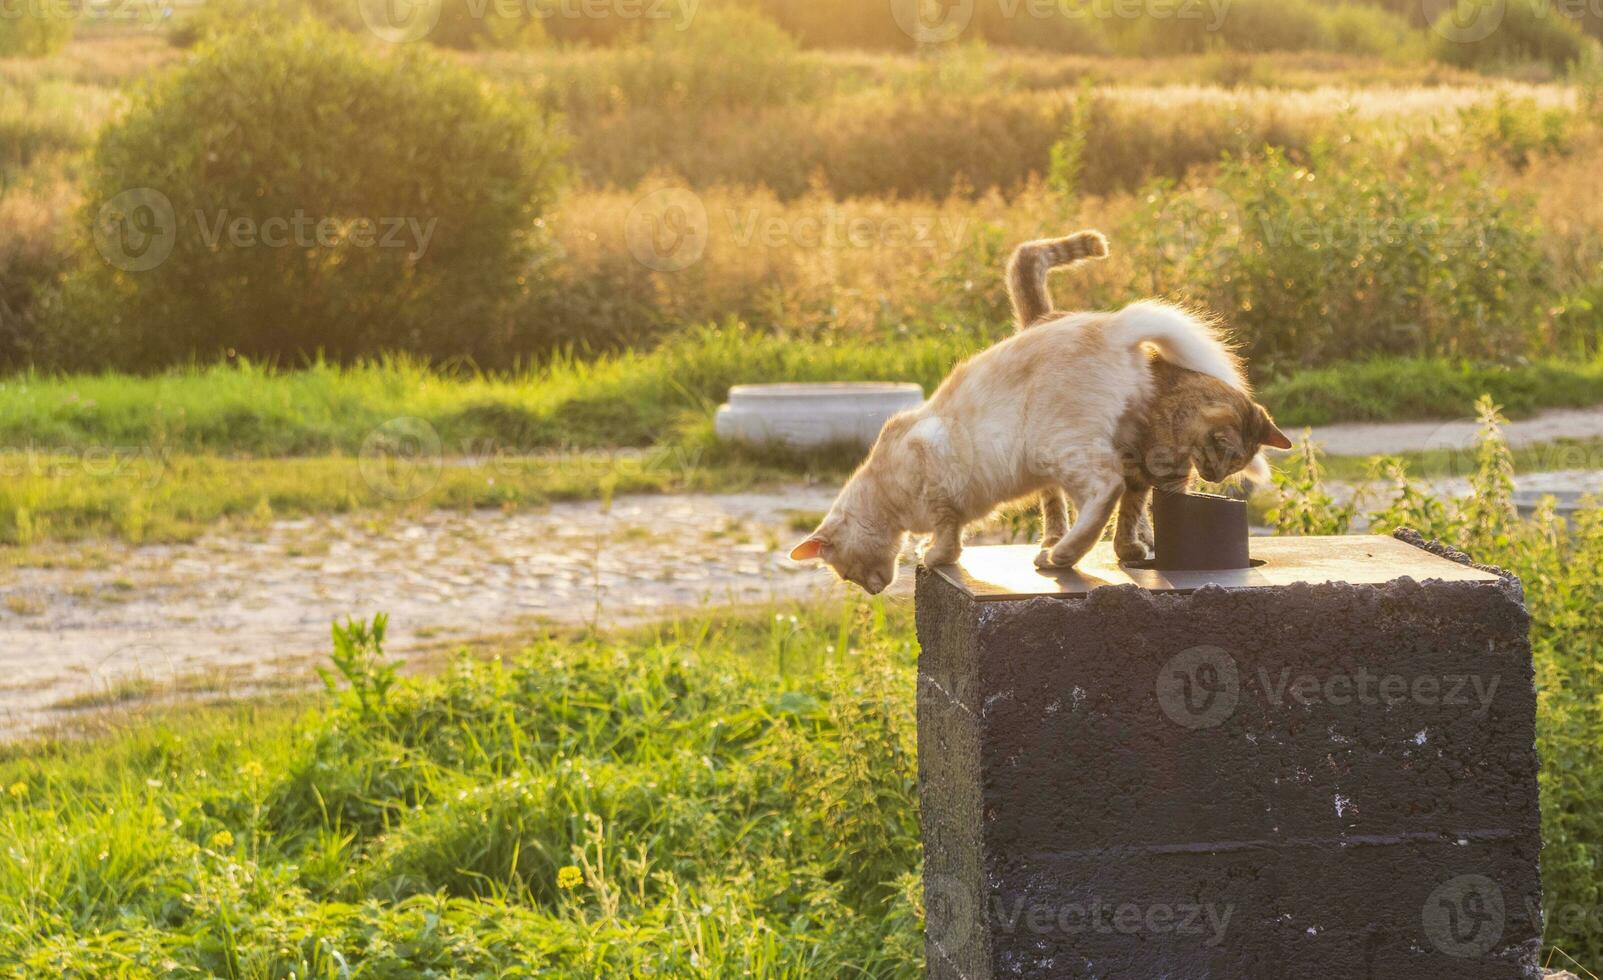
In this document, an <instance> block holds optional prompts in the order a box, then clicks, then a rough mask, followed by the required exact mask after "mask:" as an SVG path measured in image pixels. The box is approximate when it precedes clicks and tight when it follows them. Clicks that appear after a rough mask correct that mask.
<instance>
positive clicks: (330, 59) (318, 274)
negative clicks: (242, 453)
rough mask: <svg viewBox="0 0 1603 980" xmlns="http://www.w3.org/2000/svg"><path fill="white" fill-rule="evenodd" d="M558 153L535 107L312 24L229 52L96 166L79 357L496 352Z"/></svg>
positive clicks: (432, 63)
mask: <svg viewBox="0 0 1603 980" xmlns="http://www.w3.org/2000/svg"><path fill="white" fill-rule="evenodd" d="M400 119H404V120H406V125H405V126H404V127H402V126H398V125H397V120H400ZM556 153H557V141H556V140H555V139H553V138H552V136H551V134H550V131H549V130H548V128H547V127H546V126H545V125H544V124H543V122H542V121H541V120H540V119H539V118H538V117H537V116H535V115H534V114H532V113H531V111H530V110H527V109H525V108H524V107H522V106H521V105H520V104H518V103H516V102H514V101H513V100H511V99H509V98H506V97H504V96H501V95H498V94H495V93H493V92H491V91H489V90H487V89H486V88H485V87H484V85H483V84H482V82H481V81H480V80H479V79H478V78H477V77H476V76H474V75H473V74H471V73H470V72H467V71H465V70H462V69H459V68H455V67H453V66H451V65H449V64H447V63H443V62H441V61H438V60H436V59H434V58H433V57H431V56H430V55H428V54H427V53H426V52H425V51H421V50H419V49H418V48H417V47H416V46H409V47H408V48H407V49H406V50H403V51H401V52H400V53H397V54H395V55H393V56H387V55H382V54H371V53H368V51H367V50H365V49H364V48H363V47H362V46H361V45H359V44H358V42H356V41H355V40H354V39H351V38H349V37H345V36H342V35H338V34H335V33H332V32H330V31H329V30H328V29H327V28H322V27H318V26H316V25H314V24H312V23H310V22H306V23H302V24H300V25H297V26H295V27H292V28H288V29H286V30H284V31H283V32H280V33H276V34H269V35H267V36H265V37H263V36H255V35H248V34H230V35H227V36H225V37H223V38H222V39H220V40H219V41H217V42H216V43H215V44H213V45H211V46H208V47H205V48H203V49H202V50H201V51H200V53H199V54H198V55H197V56H196V57H195V58H194V59H193V60H192V61H191V62H190V63H189V64H188V65H186V66H185V67H184V68H182V69H180V70H179V71H177V72H175V73H173V74H172V75H171V76H169V77H168V78H166V79H165V80H164V81H162V82H161V83H159V84H158V85H157V86H155V87H154V88H153V89H151V90H149V91H148V92H146V93H145V94H144V96H143V98H141V99H140V100H139V102H138V103H137V104H136V105H135V106H134V108H133V109H132V110H131V111H130V112H129V113H128V114H127V116H126V117H125V118H124V119H122V120H121V121H120V122H118V123H117V124H115V125H113V126H111V127H109V128H108V129H107V130H106V131H105V132H104V133H103V135H102V137H101V139H100V141H99V143H98V145H97V147H96V148H95V151H94V156H93V160H92V163H91V168H90V174H89V177H88V182H87V183H88V187H87V193H86V198H87V200H86V205H85V208H86V215H85V223H86V225H88V224H89V223H90V222H95V223H96V224H95V227H96V229H97V235H96V250H97V251H98V254H97V251H96V250H89V249H88V248H87V247H86V255H85V262H84V265H85V268H84V271H83V274H82V275H81V276H79V277H77V278H76V279H75V280H74V281H72V282H71V283H69V289H68V294H67V300H68V303H69V305H70V306H71V312H72V314H73V323H74V328H73V336H72V337H71V338H70V339H71V341H72V343H73V344H74V345H75V347H74V348H73V349H76V350H77V351H78V352H80V354H82V353H84V352H89V351H93V352H95V353H96V354H98V355H99V357H102V358H103V357H105V356H106V354H107V353H108V352H110V354H111V356H112V358H113V359H115V360H118V361H121V362H123V363H126V364H130V365H133V366H151V365H157V364H162V363H169V362H172V361H174V360H179V359H184V358H188V357H191V356H197V357H201V358H209V357H211V356H214V355H215V354H217V353H219V352H222V351H224V350H225V349H226V350H232V351H236V352H238V353H241V354H245V355H248V356H252V357H259V358H260V357H266V358H271V357H295V356H298V355H304V354H308V353H310V352H313V351H319V350H322V351H326V352H327V353H328V354H329V355H330V356H332V357H337V358H344V357H350V356H353V355H357V354H361V353H365V352H371V351H377V350H380V349H386V350H388V349H396V350H412V351H419V352H424V353H431V354H435V355H439V356H442V357H445V356H460V355H463V354H467V355H472V356H481V355H482V356H491V355H494V354H495V353H496V352H498V351H499V350H500V348H501V345H503V344H504V343H505V342H506V338H507V336H508V327H507V323H506V320H505V317H504V310H505V308H506V306H507V305H508V302H509V300H511V299H512V298H514V297H515V296H516V295H517V294H518V293H519V292H520V289H521V286H520V280H521V279H522V278H523V277H526V276H527V275H529V274H530V269H531V261H532V260H533V259H534V258H535V256H536V254H537V253H536V249H537V247H538V241H539V240H538V235H537V232H538V225H539V220H540V216H541V214H542V213H543V212H544V210H545V209H546V207H547V205H548V204H549V203H550V201H551V198H552V194H553V191H554V187H555V184H556V170H557V167H556V163H555V156H556ZM130 192H131V193H132V197H130ZM119 195H122V196H121V197H119ZM162 222H165V223H162ZM86 237H87V236H86ZM166 246H170V254H169V255H167V257H166V258H165V259H164V260H163V259H161V256H160V254H159V252H160V251H161V250H162V249H163V248H165V247H166ZM152 248H153V249H156V250H157V251H156V252H154V253H153V252H151V251H149V250H148V249H152ZM151 263H154V264H153V265H151ZM147 265H149V266H150V267H148V268H147V267H145V266H147ZM70 353H71V351H70V350H69V354H70Z"/></svg>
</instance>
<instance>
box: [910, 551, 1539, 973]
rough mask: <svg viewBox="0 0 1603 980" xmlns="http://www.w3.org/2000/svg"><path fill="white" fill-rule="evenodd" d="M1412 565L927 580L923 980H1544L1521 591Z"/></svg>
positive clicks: (921, 696)
mask: <svg viewBox="0 0 1603 980" xmlns="http://www.w3.org/2000/svg"><path fill="white" fill-rule="evenodd" d="M1422 545H1423V542H1418V541H1417V540H1416V541H1414V542H1412V543H1410V542H1405V541H1401V540H1394V539H1391V538H1383V537H1356V536H1355V537H1344V538H1301V539H1298V538H1274V539H1255V540H1254V542H1253V558H1254V559H1255V560H1256V561H1259V562H1261V564H1258V565H1255V567H1252V568H1247V569H1241V570H1238V571H1231V572H1219V573H1209V572H1167V573H1165V572H1156V571H1152V570H1145V569H1125V568H1123V567H1121V566H1120V565H1119V564H1118V563H1117V561H1116V559H1114V557H1113V556H1112V554H1111V549H1110V548H1109V547H1108V546H1107V545H1105V544H1104V545H1102V546H1099V549H1098V551H1097V552H1095V553H1094V554H1093V555H1092V556H1091V557H1090V559H1088V560H1087V561H1086V562H1084V563H1082V567H1081V569H1080V570H1079V571H1077V572H1059V573H1042V572H1040V571H1038V570H1036V569H1035V568H1034V566H1033V564H1032V558H1033V554H1034V549H1033V548H1028V547H1026V548H973V549H969V551H968V552H967V553H966V554H965V557H964V560H963V561H962V562H961V563H960V564H958V565H955V566H945V567H942V568H939V569H935V570H929V569H920V571H919V579H918V589H917V603H918V631H919V642H920V645H921V653H920V657H919V691H918V745H919V779H920V797H921V802H922V813H923V817H922V819H923V830H924V839H925V896H926V908H927V937H926V938H927V944H926V949H927V953H928V962H929V972H930V975H931V976H933V977H961V978H967V980H978V978H989V977H1031V978H1050V977H1110V978H1130V977H1135V978H1159V977H1199V978H1200V977H1217V978H1231V980H1237V978H1256V977H1303V976H1318V977H1320V978H1322V980H1323V978H1345V977H1354V978H1357V977H1378V978H1392V977H1401V976H1420V977H1443V978H1449V977H1450V978H1536V977H1539V976H1540V975H1541V973H1540V971H1539V970H1538V968H1537V965H1536V964H1537V954H1538V951H1539V947H1540V936H1541V913H1540V909H1541V890H1540V879H1539V877H1538V872H1537V852H1538V850H1539V848H1540V827H1539V821H1538V811H1537V788H1536V770H1537V760H1536V754H1535V749H1534V742H1535V696H1534V691H1533V685H1532V670H1531V654H1530V647H1529V644H1528V641H1527V627H1528V618H1527V615H1526V611H1525V608H1524V605H1523V602H1522V595H1521V591H1520V588H1519V584H1518V582H1517V581H1515V580H1513V579H1512V578H1510V577H1507V576H1504V575H1501V574H1499V573H1498V572H1496V570H1490V569H1484V568H1480V567H1477V566H1474V565H1472V564H1470V563H1468V561H1467V559H1463V557H1462V556H1452V555H1450V554H1442V553H1432V552H1431V551H1429V550H1426V548H1425V547H1422ZM1437 550H1438V551H1440V550H1441V549H1437ZM1455 558H1456V559H1457V560H1455Z"/></svg>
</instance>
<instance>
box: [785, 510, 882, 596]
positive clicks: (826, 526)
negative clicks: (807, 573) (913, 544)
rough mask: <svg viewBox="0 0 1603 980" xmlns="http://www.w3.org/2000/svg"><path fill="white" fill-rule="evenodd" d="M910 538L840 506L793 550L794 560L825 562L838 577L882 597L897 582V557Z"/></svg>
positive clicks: (870, 593)
mask: <svg viewBox="0 0 1603 980" xmlns="http://www.w3.org/2000/svg"><path fill="white" fill-rule="evenodd" d="M906 539H907V533H906V532H905V531H898V530H896V529H895V528H892V527H888V526H885V525H882V524H879V523H877V522H873V521H869V520H865V519H863V517H862V516H861V515H853V514H850V513H847V512H843V511H842V510H841V508H840V506H839V504H837V505H836V508H835V509H834V510H831V511H830V512H829V516H827V517H825V518H824V520H823V523H821V524H819V525H818V530H816V531H814V532H813V533H812V534H810V535H808V537H807V540H805V541H803V542H802V543H801V544H798V545H797V546H796V547H795V548H793V549H791V552H790V557H791V560H792V561H808V560H811V559H814V558H819V559H822V560H823V562H824V564H826V565H828V566H829V567H830V568H831V569H832V570H833V571H834V572H835V574H836V575H839V576H840V577H841V578H843V579H845V580H846V581H848V582H850V583H852V584H853V585H856V586H858V587H859V588H861V589H862V590H863V591H864V592H867V593H868V594H869V595H879V594H880V593H881V592H884V591H885V590H886V589H887V588H889V587H890V585H891V583H892V582H895V581H896V558H897V556H898V555H899V554H900V553H901V551H902V545H903V543H904V542H905V541H906Z"/></svg>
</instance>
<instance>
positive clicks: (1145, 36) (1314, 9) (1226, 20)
mask: <svg viewBox="0 0 1603 980" xmlns="http://www.w3.org/2000/svg"><path fill="white" fill-rule="evenodd" d="M1220 9H1221V12H1220V14H1219V16H1218V21H1217V22H1215V21H1214V20H1212V15H1211V14H1209V15H1208V16H1202V14H1203V13H1205V12H1206V11H1207V10H1208V8H1207V7H1201V8H1199V9H1198V10H1197V11H1196V13H1197V14H1198V15H1197V16H1185V17H1182V16H1175V17H1167V18H1162V19H1156V18H1154V19H1148V20H1145V21H1142V22H1141V24H1140V32H1139V33H1138V35H1137V36H1138V37H1139V38H1140V43H1139V47H1140V48H1141V50H1144V51H1147V52H1149V53H1153V54H1160V53H1161V54H1183V53H1191V52H1197V51H1205V50H1207V49H1209V48H1214V47H1225V48H1229V49H1231V50H1235V51H1307V50H1317V49H1319V48H1324V47H1327V46H1328V45H1329V43H1330V36H1329V33H1328V32H1327V30H1326V27H1325V15H1324V11H1322V10H1321V9H1320V8H1319V7H1318V6H1316V5H1315V4H1314V3H1313V2H1311V0H1235V2H1233V3H1231V4H1229V5H1228V6H1225V7H1222V8H1220Z"/></svg>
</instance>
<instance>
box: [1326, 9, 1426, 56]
mask: <svg viewBox="0 0 1603 980" xmlns="http://www.w3.org/2000/svg"><path fill="white" fill-rule="evenodd" d="M1325 30H1326V32H1327V35H1328V43H1329V47H1330V49H1331V50H1332V51H1340V52H1343V53H1344V54H1368V55H1391V56H1412V55H1413V54H1415V53H1416V52H1420V51H1422V49H1423V48H1424V47H1425V46H1424V45H1423V44H1422V43H1420V39H1419V37H1418V35H1417V34H1416V33H1415V32H1414V31H1413V30H1412V28H1411V27H1410V25H1409V23H1408V21H1406V20H1404V19H1403V18H1402V17H1399V16H1397V15H1396V14H1394V13H1391V12H1388V11H1386V10H1384V9H1382V8H1379V7H1371V6H1368V5H1367V4H1358V3H1347V4H1341V5H1339V6H1336V7H1333V8H1330V9H1329V10H1327V11H1326V12H1325Z"/></svg>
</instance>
